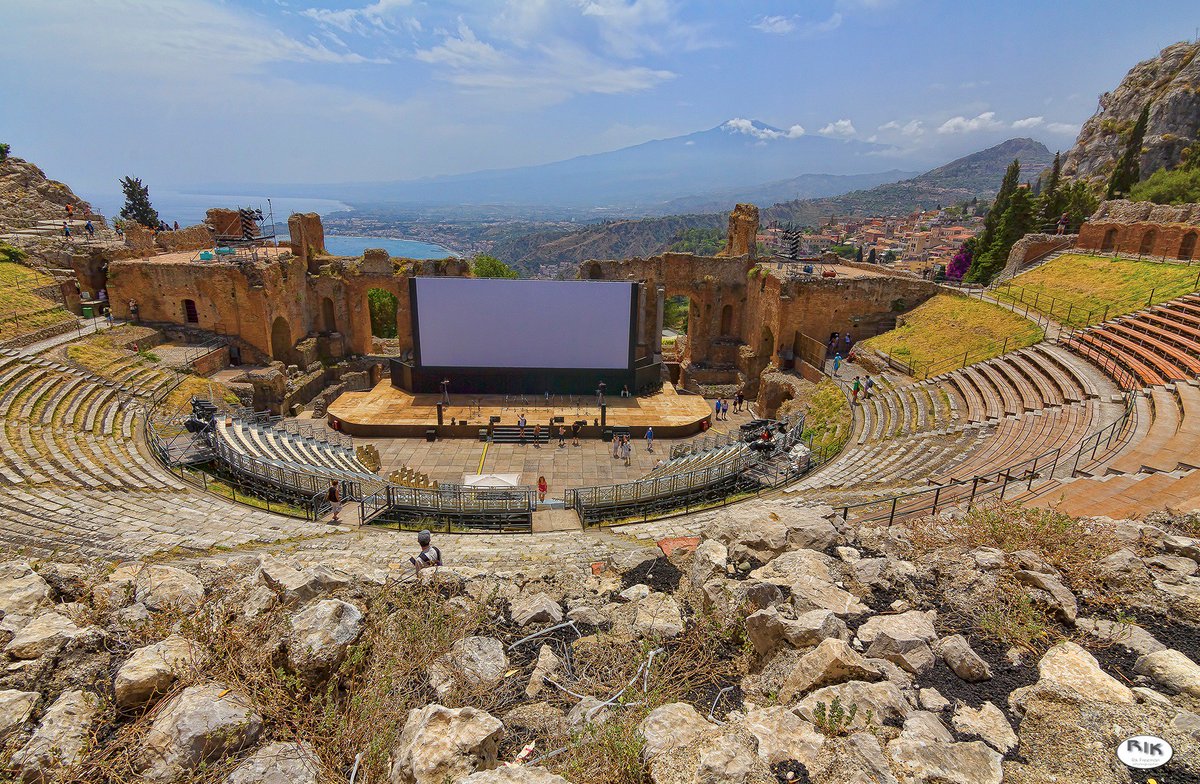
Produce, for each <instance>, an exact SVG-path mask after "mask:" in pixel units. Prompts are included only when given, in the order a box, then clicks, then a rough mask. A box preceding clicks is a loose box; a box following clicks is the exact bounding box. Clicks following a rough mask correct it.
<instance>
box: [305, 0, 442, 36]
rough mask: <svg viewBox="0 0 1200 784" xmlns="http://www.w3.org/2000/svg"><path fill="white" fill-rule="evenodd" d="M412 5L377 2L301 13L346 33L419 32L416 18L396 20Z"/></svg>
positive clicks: (395, 0)
mask: <svg viewBox="0 0 1200 784" xmlns="http://www.w3.org/2000/svg"><path fill="white" fill-rule="evenodd" d="M410 5H412V0H376V2H374V3H371V4H370V5H366V6H363V7H362V8H344V9H342V10H340V11H331V10H329V9H327V8H306V9H305V10H303V11H301V12H300V14H301V15H302V16H307V17H308V18H309V19H313V20H315V21H317V22H320V23H321V24H323V25H329V26H330V27H336V28H337V29H339V30H341V31H342V32H345V33H358V34H360V35H361V34H365V33H369V32H377V31H378V32H386V33H390V32H396V31H397V30H398V29H400V28H401V27H406V28H409V29H416V30H419V29H420V27H421V23H420V21H419V20H417V19H416V18H415V17H409V18H406V19H402V20H397V19H396V12H397V11H398V10H399V9H401V8H407V7H408V6H410Z"/></svg>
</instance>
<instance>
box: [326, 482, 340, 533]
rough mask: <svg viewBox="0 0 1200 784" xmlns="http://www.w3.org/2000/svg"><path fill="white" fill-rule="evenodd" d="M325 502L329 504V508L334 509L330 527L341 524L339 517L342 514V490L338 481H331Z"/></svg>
mask: <svg viewBox="0 0 1200 784" xmlns="http://www.w3.org/2000/svg"><path fill="white" fill-rule="evenodd" d="M325 500H327V501H328V502H329V507H330V508H331V509H333V519H332V520H330V521H329V524H330V525H337V524H338V523H339V522H341V521H340V520H339V519H338V515H340V514H341V513H342V488H341V487H339V486H338V481H337V480H336V479H334V480H332V481H330V483H329V489H328V490H327V491H325Z"/></svg>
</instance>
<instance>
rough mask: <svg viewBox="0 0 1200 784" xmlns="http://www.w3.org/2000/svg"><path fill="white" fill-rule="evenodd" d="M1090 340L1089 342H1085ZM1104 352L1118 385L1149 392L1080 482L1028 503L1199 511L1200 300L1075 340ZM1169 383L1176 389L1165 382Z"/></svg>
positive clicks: (1123, 511) (1074, 510)
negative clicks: (1114, 443) (1116, 440)
mask: <svg viewBox="0 0 1200 784" xmlns="http://www.w3.org/2000/svg"><path fill="white" fill-rule="evenodd" d="M1087 336H1091V337H1092V339H1091V340H1082V339H1081V338H1083V337H1087ZM1070 345H1071V346H1072V348H1074V349H1075V350H1077V351H1080V352H1082V353H1086V354H1087V355H1088V356H1096V355H1097V353H1099V354H1100V355H1101V356H1102V357H1103V358H1104V359H1106V360H1107V362H1106V365H1105V366H1106V368H1108V370H1109V372H1111V373H1112V374H1113V376H1114V377H1115V378H1117V380H1118V381H1120V382H1122V383H1127V384H1129V385H1131V386H1144V387H1145V388H1144V389H1143V390H1142V391H1141V393H1139V395H1138V397H1137V399H1136V401H1135V406H1136V408H1135V411H1136V418H1135V421H1134V423H1133V424H1132V425H1131V427H1130V428H1129V430H1128V432H1127V434H1126V437H1125V438H1124V439H1122V440H1121V442H1120V443H1119V444H1117V446H1116V447H1115V448H1114V449H1111V450H1110V451H1109V452H1108V453H1107V454H1105V455H1103V456H1101V458H1100V459H1098V460H1096V461H1095V462H1094V463H1093V464H1091V465H1089V466H1086V467H1085V468H1084V469H1083V470H1082V471H1081V473H1080V475H1079V476H1076V477H1074V478H1070V479H1064V480H1057V481H1053V482H1050V483H1047V484H1046V485H1045V486H1043V487H1040V488H1038V489H1037V490H1036V491H1035V492H1032V493H1030V494H1029V496H1028V498H1027V499H1026V500H1027V501H1028V502H1029V503H1036V504H1040V505H1055V506H1058V508H1060V509H1062V510H1063V511H1065V512H1068V513H1071V514H1077V515H1083V514H1102V515H1106V516H1110V517H1119V516H1128V515H1135V514H1141V513H1144V512H1145V511H1146V510H1152V509H1162V508H1164V507H1168V506H1174V507H1181V508H1185V509H1186V508H1194V507H1196V506H1200V470H1198V469H1200V296H1198V295H1196V294H1191V295H1187V296H1184V297H1181V298H1179V299H1176V300H1172V301H1171V302H1167V303H1164V304H1163V305H1159V306H1157V307H1154V308H1150V309H1147V310H1144V311H1140V312H1138V313H1134V314H1131V315H1130V316H1126V317H1123V318H1120V319H1115V320H1113V321H1109V322H1105V323H1104V324H1100V325H1098V326H1097V327H1093V328H1092V329H1091V330H1088V332H1086V333H1082V334H1081V335H1076V336H1074V337H1073V338H1071V339H1070ZM1166 379H1172V382H1171V383H1165V381H1166Z"/></svg>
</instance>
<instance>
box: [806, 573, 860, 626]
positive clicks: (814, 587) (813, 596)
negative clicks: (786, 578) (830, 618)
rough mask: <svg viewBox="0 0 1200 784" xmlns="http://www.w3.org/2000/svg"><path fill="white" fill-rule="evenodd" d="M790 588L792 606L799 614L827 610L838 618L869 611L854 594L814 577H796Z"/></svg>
mask: <svg viewBox="0 0 1200 784" xmlns="http://www.w3.org/2000/svg"><path fill="white" fill-rule="evenodd" d="M790 587H791V589H792V605H793V606H794V607H795V608H796V612H799V613H804V612H809V611H810V610H829V611H830V612H832V613H833V614H835V615H838V616H842V617H851V616H856V615H863V614H865V613H867V612H870V609H869V608H868V607H867V606H866V605H865V604H863V603H862V602H861V601H859V599H858V597H857V596H855V595H854V594H852V593H850V592H849V591H846V590H843V589H842V588H838V587H837V586H836V585H833V584H832V583H828V582H825V581H824V580H819V579H817V578H815V577H810V576H807V575H806V576H801V577H797V578H796V579H794V580H793V581H792V583H791V585H790Z"/></svg>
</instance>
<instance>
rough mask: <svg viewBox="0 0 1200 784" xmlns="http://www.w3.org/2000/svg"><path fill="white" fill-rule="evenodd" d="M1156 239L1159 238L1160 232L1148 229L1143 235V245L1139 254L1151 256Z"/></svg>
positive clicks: (1139, 249)
mask: <svg viewBox="0 0 1200 784" xmlns="http://www.w3.org/2000/svg"><path fill="white" fill-rule="evenodd" d="M1156 239H1158V232H1157V231H1155V230H1154V229H1146V233H1145V234H1143V235H1142V245H1141V247H1139V248H1138V255H1139V256H1149V255H1150V254H1151V253H1152V252H1153V251H1154V241H1155V240H1156Z"/></svg>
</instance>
